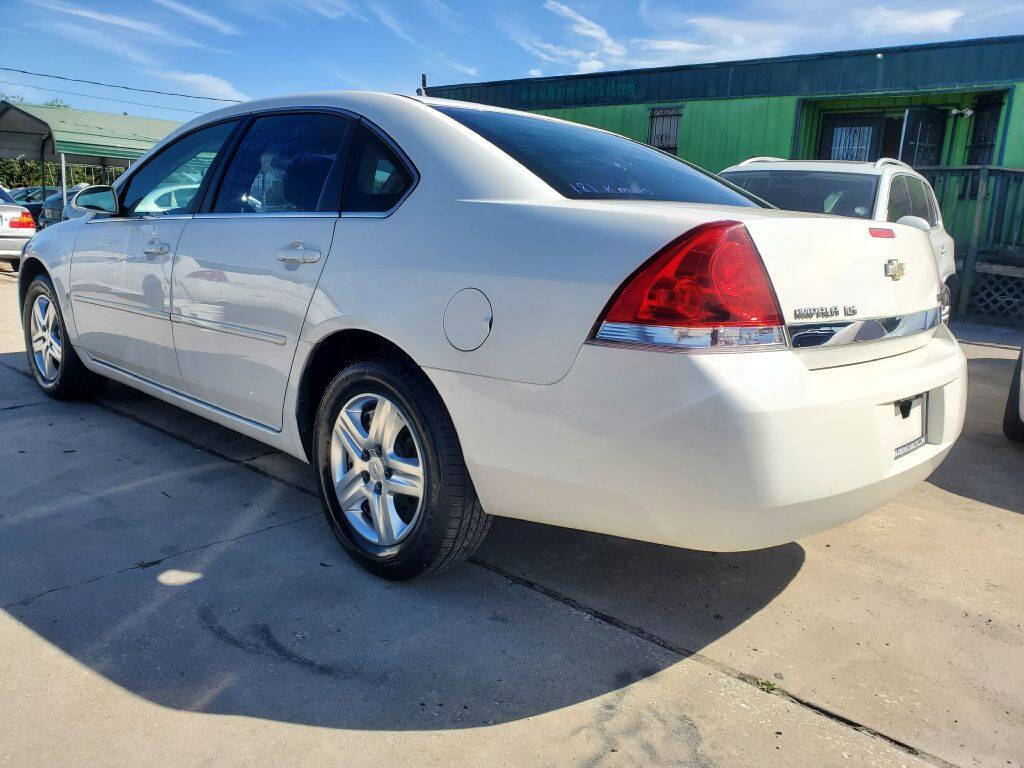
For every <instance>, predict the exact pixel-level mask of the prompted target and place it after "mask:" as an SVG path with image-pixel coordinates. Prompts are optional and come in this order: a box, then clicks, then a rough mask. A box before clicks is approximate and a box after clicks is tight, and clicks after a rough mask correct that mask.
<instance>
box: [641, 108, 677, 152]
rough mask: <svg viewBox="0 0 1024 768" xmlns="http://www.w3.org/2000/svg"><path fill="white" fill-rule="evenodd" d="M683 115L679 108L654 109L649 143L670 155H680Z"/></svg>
mask: <svg viewBox="0 0 1024 768" xmlns="http://www.w3.org/2000/svg"><path fill="white" fill-rule="evenodd" d="M682 113H683V111H682V110H681V109H679V108H658V109H652V110H651V126H650V135H649V136H648V139H647V143H648V144H650V145H651V146H652V147H655V148H656V149H660V150H662V151H664V152H668V153H669V154H672V155H675V154H678V149H679V146H678V145H679V117H680V115H682Z"/></svg>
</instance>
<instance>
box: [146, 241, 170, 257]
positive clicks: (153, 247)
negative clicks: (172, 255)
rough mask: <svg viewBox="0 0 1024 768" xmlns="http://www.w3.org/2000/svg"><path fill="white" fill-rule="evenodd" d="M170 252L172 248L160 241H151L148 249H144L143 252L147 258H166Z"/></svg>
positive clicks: (147, 246) (147, 245)
mask: <svg viewBox="0 0 1024 768" xmlns="http://www.w3.org/2000/svg"><path fill="white" fill-rule="evenodd" d="M170 250H171V248H170V246H169V245H167V243H161V242H160V241H159V240H150V241H149V242H148V243H147V244H146V247H145V248H143V249H142V252H143V253H144V254H146V255H147V256H166V255H167V252H168V251H170Z"/></svg>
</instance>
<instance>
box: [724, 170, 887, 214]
mask: <svg viewBox="0 0 1024 768" xmlns="http://www.w3.org/2000/svg"><path fill="white" fill-rule="evenodd" d="M721 176H722V178H723V179H726V180H728V181H731V182H732V183H733V184H735V185H736V186H738V187H742V188H743V189H745V190H747V191H748V192H750V193H751V194H754V195H757V196H758V197H760V198H761V199H762V200H767V201H768V202H769V203H771V204H772V205H774V206H775V207H776V208H781V209H782V210H784V211H807V212H808V213H830V214H832V215H833V216H850V217H852V218H855V219H870V218H871V213H872V210H873V209H874V207H875V190H876V188H877V187H878V177H877V176H874V175H872V174H867V173H836V172H833V171H789V170H784V169H782V168H779V169H777V170H758V171H727V172H725V173H723V174H721Z"/></svg>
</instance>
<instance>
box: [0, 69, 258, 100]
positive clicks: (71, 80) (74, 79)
mask: <svg viewBox="0 0 1024 768" xmlns="http://www.w3.org/2000/svg"><path fill="white" fill-rule="evenodd" d="M0 71H3V72H17V73H18V74H19V75H32V76H34V77H51V78H53V79H54V80H66V81H67V82H69V83H85V84H86V85H100V86H103V87H104V88H120V89H122V90H125V91H135V92H136V93H156V94H159V95H160V96H181V97H182V98H185V99H202V100H203V101H226V102H230V103H231V104H241V103H242V102H241V100H239V99H221V98H218V97H216V96H195V95H193V94H191V93H176V92H175V91H157V90H153V89H152V88H133V87H132V86H130V85H117V84H116V83H101V82H99V81H97V80H80V79H79V78H77V77H64V76H63V75H48V74H46V73H45V72H29V71H28V70H27V69H14V68H13V67H0Z"/></svg>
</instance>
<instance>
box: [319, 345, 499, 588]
mask: <svg viewBox="0 0 1024 768" xmlns="http://www.w3.org/2000/svg"><path fill="white" fill-rule="evenodd" d="M343 410H344V414H343V413H342V411H343ZM385 413H387V415H388V416H390V418H391V422H390V423H391V425H392V426H391V427H390V428H389V427H388V426H387V425H384V426H381V424H382V423H383V419H384V416H383V414H385ZM378 416H381V418H382V420H381V422H378V421H377V417H378ZM343 418H344V422H343V421H342V419H343ZM343 423H344V425H345V427H344V428H342V427H341V426H340V425H342V424H343ZM360 451H361V452H362V454H361V455H358V454H359V452H360ZM375 457H376V459H378V460H379V461H376V462H375ZM312 460H313V467H314V469H315V472H316V478H317V487H318V489H319V491H320V497H321V500H322V502H323V508H324V514H325V516H326V517H327V522H328V524H329V525H330V526H331V530H332V531H333V532H334V535H335V536H336V537H337V539H338V541H339V542H340V543H341V545H342V547H343V548H344V549H345V551H346V552H347V553H348V554H349V555H350V556H351V557H352V558H353V559H354V560H355V561H356V562H357V563H359V565H361V566H362V567H363V568H365V569H366V570H367V571H369V572H371V573H373V574H375V575H377V576H380V577H383V578H386V579H391V580H395V581H401V580H406V579H412V578H417V577H422V576H430V575H435V574H438V573H441V572H442V571H445V570H447V569H448V568H451V567H452V566H453V565H456V564H457V563H459V562H461V561H462V560H464V559H466V558H467V557H469V555H470V554H472V553H473V551H474V550H475V549H476V548H477V547H478V546H479V545H480V543H481V542H482V541H483V539H484V536H485V535H486V534H487V531H488V529H489V528H490V525H491V516H490V515H488V514H487V513H486V512H484V510H483V508H482V507H481V505H480V500H479V499H478V498H477V495H476V490H475V489H474V488H473V482H472V480H471V479H470V477H469V471H468V470H467V468H466V464H465V460H464V459H463V455H462V448H461V446H460V445H459V440H458V436H457V435H456V433H455V426H454V425H453V424H452V420H451V417H450V416H449V414H448V410H447V408H445V405H444V403H443V402H442V400H441V397H440V396H439V395H438V393H437V392H436V391H435V390H434V388H433V387H432V386H431V384H430V381H429V380H428V379H427V378H426V376H425V375H424V374H423V372H422V371H420V370H419V369H418V368H416V367H415V366H414V365H413V364H411V363H409V362H407V361H404V360H399V359H396V358H391V357H378V358H371V359H366V360H362V361H358V362H353V363H351V364H349V365H347V366H345V368H344V369H343V370H342V371H341V372H340V373H338V374H337V376H335V378H334V380H333V381H332V382H331V383H330V385H329V386H328V387H327V390H326V392H325V393H324V395H323V397H322V398H321V401H320V407H319V409H318V412H317V417H316V423H315V428H314V441H313V456H312ZM382 467H383V468H382ZM407 467H413V469H411V470H409V477H411V478H412V480H411V481H410V484H409V486H408V487H409V488H412V487H414V486H415V484H416V482H417V480H416V477H415V472H417V471H418V473H419V480H418V482H419V488H418V493H419V496H418V497H415V496H413V495H406V494H405V493H403V490H404V487H405V486H404V485H403V484H404V482H405V481H404V480H403V478H404V477H405V474H406V468H407ZM415 467H418V470H416V469H415ZM358 470H362V471H360V472H358V475H357V471H358ZM388 473H391V474H388ZM360 484H362V485H360ZM382 531H383V533H382Z"/></svg>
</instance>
